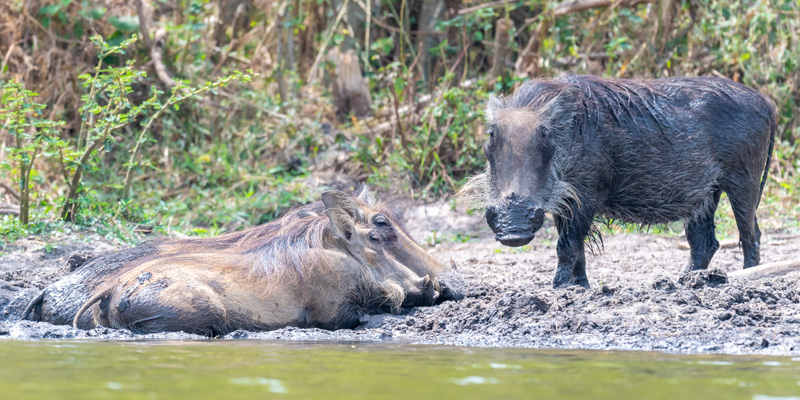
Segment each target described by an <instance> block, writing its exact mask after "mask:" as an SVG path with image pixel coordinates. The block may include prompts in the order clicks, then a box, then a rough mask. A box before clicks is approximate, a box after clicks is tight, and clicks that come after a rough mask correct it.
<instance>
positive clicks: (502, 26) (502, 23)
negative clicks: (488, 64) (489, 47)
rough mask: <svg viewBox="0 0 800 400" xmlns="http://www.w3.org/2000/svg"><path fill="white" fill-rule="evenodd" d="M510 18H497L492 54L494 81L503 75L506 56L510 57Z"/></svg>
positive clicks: (492, 75)
mask: <svg viewBox="0 0 800 400" xmlns="http://www.w3.org/2000/svg"><path fill="white" fill-rule="evenodd" d="M508 25H509V24H508V19H507V18H500V19H498V20H497V24H496V25H495V32H494V54H493V55H492V72H491V77H492V79H491V80H492V83H494V81H496V79H497V77H499V76H502V75H503V71H504V70H505V69H506V58H507V57H508Z"/></svg>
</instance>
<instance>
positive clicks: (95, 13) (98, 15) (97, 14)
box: [89, 7, 106, 20]
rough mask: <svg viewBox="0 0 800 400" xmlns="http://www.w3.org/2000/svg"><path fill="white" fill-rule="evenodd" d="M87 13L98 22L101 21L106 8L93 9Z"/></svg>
mask: <svg viewBox="0 0 800 400" xmlns="http://www.w3.org/2000/svg"><path fill="white" fill-rule="evenodd" d="M89 13H90V14H91V15H92V18H94V19H97V20H99V19H102V18H103V15H105V14H106V8H105V7H97V8H93V9H92V10H91V11H89Z"/></svg>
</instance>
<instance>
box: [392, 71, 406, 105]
mask: <svg viewBox="0 0 800 400" xmlns="http://www.w3.org/2000/svg"><path fill="white" fill-rule="evenodd" d="M405 85H406V80H405V79H403V77H402V76H398V77H397V78H396V79H395V80H394V94H395V95H396V96H397V100H398V101H402V96H401V95H402V94H403V88H404V87H405Z"/></svg>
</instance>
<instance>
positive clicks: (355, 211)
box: [322, 190, 364, 221]
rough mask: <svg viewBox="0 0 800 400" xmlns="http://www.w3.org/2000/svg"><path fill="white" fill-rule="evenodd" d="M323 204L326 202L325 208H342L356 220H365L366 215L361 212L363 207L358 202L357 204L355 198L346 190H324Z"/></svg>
mask: <svg viewBox="0 0 800 400" xmlns="http://www.w3.org/2000/svg"><path fill="white" fill-rule="evenodd" d="M322 204H325V208H328V209H331V208H339V209H342V210H344V211H345V212H347V214H349V215H350V216H351V217H352V218H353V219H354V220H356V221H363V220H364V215H363V214H362V213H361V209H359V208H358V204H356V201H355V199H353V197H352V196H349V195H347V194H346V193H345V192H340V191H338V190H329V191H327V192H323V193H322Z"/></svg>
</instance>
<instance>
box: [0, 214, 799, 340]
mask: <svg viewBox="0 0 800 400" xmlns="http://www.w3.org/2000/svg"><path fill="white" fill-rule="evenodd" d="M406 217H407V219H408V220H409V221H408V229H409V230H410V231H411V233H412V235H413V236H414V237H416V238H417V239H418V240H419V241H420V243H421V244H422V245H423V246H425V247H427V248H428V250H429V251H430V252H431V253H432V254H433V255H435V256H436V257H439V258H440V259H443V260H448V259H453V260H454V261H455V262H456V263H457V264H458V268H459V272H460V273H461V274H462V275H463V277H464V279H465V280H466V282H467V283H468V285H469V290H468V293H467V296H466V298H465V299H463V300H460V301H449V302H444V303H442V304H439V305H437V306H434V307H423V308H415V309H411V310H408V311H407V312H406V313H405V314H403V315H374V316H367V317H365V318H363V321H362V322H363V324H362V326H360V327H359V328H358V329H356V330H340V331H335V332H330V331H323V330H317V329H296V328H286V329H281V330H277V331H272V332H259V333H253V332H241V331H237V332H233V333H231V334H229V335H227V336H225V337H224V338H223V339H282V340H348V341H351V340H354V341H361V340H369V341H373V340H381V341H401V342H407V343H420V344H444V345H458V346H481V347H533V348H562V349H600V350H648V351H665V352H679V353H726V354H772V355H800V273H793V274H789V275H786V276H783V277H777V278H768V279H761V280H756V281H746V280H745V281H743V280H731V281H730V282H725V281H726V278H725V277H726V275H727V274H728V273H731V272H733V271H737V270H739V269H741V265H742V253H741V250H740V249H738V248H736V247H733V248H730V247H729V248H723V249H720V250H719V251H718V252H717V254H716V255H715V257H714V259H713V260H712V263H711V267H710V269H709V270H708V271H704V272H696V273H693V274H690V275H681V272H682V270H683V268H684V267H685V265H686V263H687V262H688V257H689V252H688V250H684V249H682V248H681V247H682V246H681V243H683V242H684V240H683V238H682V237H680V236H662V235H651V234H646V233H627V234H618V235H613V236H605V237H604V238H603V241H604V249H603V250H602V251H596V252H595V253H596V254H594V255H588V254H587V273H588V276H589V279H590V282H591V285H592V287H591V288H590V289H584V288H578V287H571V288H565V289H553V288H552V287H551V281H552V278H553V274H554V270H555V265H556V252H555V241H556V237H555V232H554V229H552V228H550V229H546V230H545V231H543V232H541V234H537V238H536V239H535V240H534V241H533V242H532V243H531V245H530V246H529V247H528V248H524V249H511V248H506V247H502V246H501V245H499V244H498V243H496V242H495V241H494V240H493V238H492V237H491V234H490V232H489V231H488V228H486V226H485V223H484V222H482V221H481V220H480V219H479V218H478V217H472V216H468V215H465V214H462V213H457V212H455V211H452V210H450V209H449V208H448V207H447V206H443V205H442V206H435V207H430V206H427V207H424V206H416V207H408V208H407V213H406ZM434 231H435V233H434ZM467 233H469V234H471V235H475V236H474V237H469V236H467ZM114 248H115V246H114V245H112V244H111V243H109V242H107V241H105V240H102V239H100V238H97V237H91V236H89V237H83V238H79V237H70V238H64V239H61V240H57V241H55V242H50V243H44V242H39V241H35V240H23V241H18V242H16V243H14V244H13V245H12V246H10V248H9V249H8V250H7V254H6V255H3V256H0V309H2V312H0V338H15V339H34V338H99V339H138V338H154V339H155V338H164V339H184V338H197V337H196V336H192V335H185V334H174V333H173V334H163V335H147V336H140V335H133V334H131V333H130V332H127V331H119V330H112V329H105V328H100V329H95V330H91V331H81V330H75V329H72V328H70V327H66V326H53V325H50V324H45V323H35V322H29V321H16V319H18V318H19V315H21V312H22V310H23V309H24V307H25V305H26V304H27V302H28V301H29V299H31V298H33V297H35V295H36V294H37V293H38V290H39V289H40V288H42V287H44V286H46V285H47V284H49V283H51V282H53V281H55V280H56V279H58V278H59V277H61V276H63V275H64V274H65V273H67V272H68V271H69V266H68V259H69V257H70V255H71V254H74V253H75V252H87V251H94V252H102V251H108V250H112V249H114ZM798 249H800V236H795V235H786V234H770V233H765V235H764V237H763V238H762V251H761V254H762V262H764V263H766V262H773V261H781V260H787V259H791V258H796V257H797V250H798Z"/></svg>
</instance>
